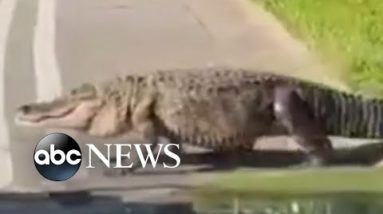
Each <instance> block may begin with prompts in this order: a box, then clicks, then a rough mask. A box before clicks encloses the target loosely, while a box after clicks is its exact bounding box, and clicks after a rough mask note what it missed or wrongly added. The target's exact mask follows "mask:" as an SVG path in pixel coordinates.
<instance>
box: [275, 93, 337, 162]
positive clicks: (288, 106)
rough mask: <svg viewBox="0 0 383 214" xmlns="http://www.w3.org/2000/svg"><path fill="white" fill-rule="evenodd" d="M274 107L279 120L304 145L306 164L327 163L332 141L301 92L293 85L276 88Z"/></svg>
mask: <svg viewBox="0 0 383 214" xmlns="http://www.w3.org/2000/svg"><path fill="white" fill-rule="evenodd" d="M273 108H274V113H275V117H276V119H277V121H278V122H279V123H280V124H281V125H282V126H284V127H285V128H286V129H287V131H288V133H289V134H290V135H291V136H292V137H293V138H294V140H295V141H296V142H297V143H298V144H300V145H301V146H302V147H303V149H304V152H305V154H306V155H307V158H308V162H306V164H308V165H309V166H321V165H324V164H326V162H327V161H328V158H329V155H330V152H331V151H332V146H331V142H330V141H329V139H328V138H327V136H326V133H325V131H324V129H323V128H322V126H321V125H320V122H319V121H317V120H315V119H314V117H313V114H312V113H311V111H310V109H309V107H308V106H307V104H306V102H305V101H304V100H303V99H302V98H301V96H300V95H299V93H298V92H297V91H296V90H294V88H291V87H280V88H276V89H275V91H274V106H273Z"/></svg>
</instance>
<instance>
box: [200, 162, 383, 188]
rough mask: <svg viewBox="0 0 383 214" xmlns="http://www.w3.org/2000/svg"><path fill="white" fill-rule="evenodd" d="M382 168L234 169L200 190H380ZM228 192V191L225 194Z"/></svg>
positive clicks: (382, 184) (382, 176)
mask: <svg viewBox="0 0 383 214" xmlns="http://www.w3.org/2000/svg"><path fill="white" fill-rule="evenodd" d="M382 178H383V169H379V168H354V167H353V168H323V169H307V170H292V169H290V170H288V169H286V170H257V171H238V172H235V173H227V174H223V175H222V176H219V177H218V179H217V180H215V181H213V182H212V183H209V184H208V185H206V186H205V187H202V188H201V191H202V192H203V193H206V194H209V193H212V194H213V195H214V194H220V192H225V193H227V194H229V193H232V194H234V195H237V194H240V195H241V194H244V195H248V194H250V195H253V194H254V195H258V194H266V195H273V194H275V195H283V194H288V195H290V194H297V195H301V194H309V195H312V194H314V195H315V194H318V195H322V194H339V193H379V194H381V193H383V181H382ZM229 195H230V194H229Z"/></svg>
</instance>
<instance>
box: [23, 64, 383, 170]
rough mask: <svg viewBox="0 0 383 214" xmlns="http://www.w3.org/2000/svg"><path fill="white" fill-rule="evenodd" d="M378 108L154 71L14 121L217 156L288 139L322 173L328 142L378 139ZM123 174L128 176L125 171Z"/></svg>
mask: <svg viewBox="0 0 383 214" xmlns="http://www.w3.org/2000/svg"><path fill="white" fill-rule="evenodd" d="M382 114H383V101H382V100H380V99H377V98H368V97H364V96H361V95H354V94H351V93H348V92H343V91H340V90H337V89H334V88H331V87H329V86H326V85H323V84H320V83H316V82H312V81H308V80H303V79H298V78H296V77H291V76H285V75H281V74H276V73H273V72H261V71H252V70H247V69H232V68H217V67H215V68H194V69H173V70H157V71H154V72H151V73H146V74H131V75H127V76H124V77H118V78H116V79H112V80H107V81H103V82H100V83H97V84H90V83H85V84H83V85H81V86H79V87H77V88H75V89H73V90H71V91H70V92H68V93H66V94H64V95H62V96H60V97H57V98H56V99H54V100H51V101H47V102H38V103H30V104H26V105H22V106H20V107H19V108H18V110H17V116H16V122H17V123H18V124H20V125H27V126H32V127H49V128H65V129H73V130H77V131H80V132H82V133H86V134H88V135H92V136H99V137H103V138H108V137H115V136H120V135H123V134H126V133H131V132H133V133H136V134H139V136H140V137H142V139H143V142H146V143H149V144H151V145H152V146H153V148H155V147H156V146H157V143H158V140H159V137H166V138H168V139H170V140H171V142H175V143H180V144H181V142H187V143H190V144H192V145H195V146H201V147H207V148H211V149H213V150H215V151H219V152H225V151H227V152H232V153H235V152H238V153H239V152H240V151H247V150H250V149H252V148H253V146H254V143H255V142H256V139H258V138H260V137H262V136H270V135H290V136H291V137H292V138H293V139H294V140H295V141H296V142H297V143H298V144H299V145H301V146H302V148H303V150H304V153H305V154H306V157H307V161H306V163H309V166H324V165H326V163H327V160H328V157H329V154H331V152H332V151H333V147H332V145H331V142H330V141H329V138H328V136H330V135H331V136H343V137H349V138H382V137H383V117H382ZM123 173H126V172H123Z"/></svg>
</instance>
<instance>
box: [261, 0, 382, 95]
mask: <svg viewBox="0 0 383 214" xmlns="http://www.w3.org/2000/svg"><path fill="white" fill-rule="evenodd" d="M254 1H256V2H257V3H260V4H261V5H263V6H264V7H265V8H266V9H267V10H268V11H271V12H272V13H273V14H274V15H275V16H276V17H277V18H278V19H280V21H282V23H284V24H285V26H286V28H287V29H288V30H289V31H290V32H291V33H292V34H293V35H295V36H296V37H298V38H300V39H302V40H304V41H305V42H306V44H307V45H308V47H309V48H311V49H313V50H315V52H317V53H319V55H320V56H321V57H322V59H323V60H324V61H327V62H329V63H330V64H331V63H335V64H336V65H337V67H341V68H342V69H341V70H342V71H339V72H344V73H342V74H343V76H344V81H345V82H346V83H347V84H348V85H349V86H350V87H351V88H352V89H353V90H354V91H356V92H361V93H365V94H369V95H377V96H383V1H382V0H254Z"/></svg>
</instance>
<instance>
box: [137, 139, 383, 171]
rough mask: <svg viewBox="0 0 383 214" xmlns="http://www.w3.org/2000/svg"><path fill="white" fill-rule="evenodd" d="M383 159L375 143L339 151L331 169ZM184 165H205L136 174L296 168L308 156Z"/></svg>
mask: <svg viewBox="0 0 383 214" xmlns="http://www.w3.org/2000/svg"><path fill="white" fill-rule="evenodd" d="M382 159H383V142H380V143H372V144H366V145H361V146H356V147H353V148H344V149H337V150H335V151H334V152H333V153H332V154H331V155H330V158H329V163H328V165H329V166H373V165H374V164H376V163H377V162H379V161H381V160H382ZM181 160H182V161H181V162H182V165H197V166H198V165H203V166H204V167H199V168H197V169H192V170H190V169H185V170H182V169H180V170H166V172H165V171H150V170H149V171H147V170H145V171H136V172H135V173H137V174H161V173H177V174H180V173H188V172H190V171H194V172H209V171H226V170H232V169H235V168H239V167H246V168H286V167H294V166H297V165H299V164H302V163H303V162H304V161H305V155H304V154H303V153H302V152H299V151H286V150H253V151H247V152H241V153H240V154H237V155H234V156H233V155H232V154H229V153H216V152H204V153H185V154H182V155H181ZM159 161H161V162H165V163H173V162H174V160H173V159H169V158H168V157H167V156H162V155H161V156H160V157H159Z"/></svg>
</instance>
